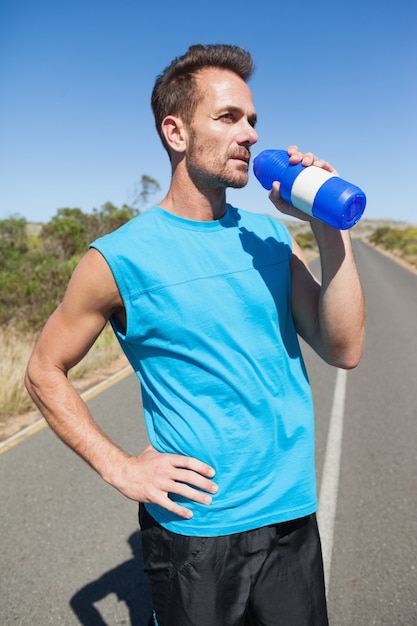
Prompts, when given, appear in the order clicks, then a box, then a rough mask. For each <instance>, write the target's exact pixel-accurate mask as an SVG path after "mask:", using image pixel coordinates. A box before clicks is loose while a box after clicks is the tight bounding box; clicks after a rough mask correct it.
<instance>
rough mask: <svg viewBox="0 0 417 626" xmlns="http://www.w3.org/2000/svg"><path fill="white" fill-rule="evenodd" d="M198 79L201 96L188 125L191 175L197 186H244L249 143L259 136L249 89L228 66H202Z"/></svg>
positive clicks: (187, 152) (187, 157)
mask: <svg viewBox="0 0 417 626" xmlns="http://www.w3.org/2000/svg"><path fill="white" fill-rule="evenodd" d="M197 81H198V85H199V89H200V91H201V94H202V98H201V100H200V102H199V104H198V105H197V108H196V111H195V113H194V116H193V121H192V123H191V124H190V125H189V127H188V145H187V151H186V164H187V169H188V172H189V175H190V178H191V179H192V180H193V181H194V182H195V183H196V184H197V186H199V187H201V186H203V187H216V188H218V187H221V188H226V187H235V188H239V187H244V186H245V185H246V183H247V182H248V169H249V158H250V147H251V146H252V145H253V144H254V143H256V141H257V140H258V135H257V133H256V131H255V128H254V127H255V123H256V111H255V107H254V104H253V100H252V94H251V91H250V89H249V87H248V86H247V84H246V83H245V82H244V81H243V80H242V79H241V78H239V76H237V75H236V74H234V73H233V72H230V71H228V70H221V69H217V68H209V69H205V70H202V71H201V72H200V73H199V74H198V75H197Z"/></svg>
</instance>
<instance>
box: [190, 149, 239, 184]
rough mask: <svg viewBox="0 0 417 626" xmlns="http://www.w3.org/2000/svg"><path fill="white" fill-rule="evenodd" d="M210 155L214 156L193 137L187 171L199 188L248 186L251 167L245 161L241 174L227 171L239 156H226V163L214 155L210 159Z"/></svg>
mask: <svg viewBox="0 0 417 626" xmlns="http://www.w3.org/2000/svg"><path fill="white" fill-rule="evenodd" d="M210 154H211V155H212V153H207V150H206V149H205V146H204V145H203V144H198V143H197V141H196V140H195V137H192V139H191V142H190V145H189V150H188V153H187V170H188V173H189V176H190V178H191V179H192V180H193V182H194V183H195V184H196V185H197V186H198V187H201V186H205V187H208V188H217V189H226V188H227V187H230V188H232V189H242V188H243V187H245V186H246V185H247V182H248V179H249V167H248V165H247V164H246V163H245V162H244V161H241V165H239V166H238V167H239V169H240V171H239V172H238V171H236V170H235V171H234V172H228V171H227V165H228V164H229V163H230V161H231V159H233V158H234V157H236V156H237V154H228V155H226V158H225V159H224V161H222V160H221V159H220V158H219V157H218V156H217V155H212V158H211V159H210V158H209V157H210ZM242 154H243V153H242ZM245 156H246V154H245Z"/></svg>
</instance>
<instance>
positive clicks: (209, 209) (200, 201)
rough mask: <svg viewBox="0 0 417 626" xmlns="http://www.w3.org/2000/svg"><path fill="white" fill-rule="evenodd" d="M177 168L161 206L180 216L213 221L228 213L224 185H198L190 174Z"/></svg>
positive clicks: (201, 220)
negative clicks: (187, 174) (186, 174)
mask: <svg viewBox="0 0 417 626" xmlns="http://www.w3.org/2000/svg"><path fill="white" fill-rule="evenodd" d="M179 170H180V168H175V169H174V171H173V174H172V179H171V185H170V187H169V190H168V193H167V195H166V196H165V198H164V199H163V200H162V202H160V206H161V207H162V208H163V209H165V210H166V211H169V212H170V213H173V214H174V215H178V216H179V217H184V218H185V219H190V220H196V221H198V222H211V221H213V220H218V219H220V218H221V217H223V215H224V214H225V213H226V189H225V188H223V187H213V188H212V187H210V188H207V187H206V188H204V187H198V186H197V185H196V184H195V183H194V182H193V181H192V180H191V179H190V178H189V176H184V174H183V172H181V171H179Z"/></svg>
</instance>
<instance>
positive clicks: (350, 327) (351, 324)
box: [270, 146, 365, 369]
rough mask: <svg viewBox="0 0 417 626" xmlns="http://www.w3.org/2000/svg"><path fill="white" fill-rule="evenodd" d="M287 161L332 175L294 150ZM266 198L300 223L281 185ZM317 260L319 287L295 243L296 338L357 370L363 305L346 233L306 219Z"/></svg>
mask: <svg viewBox="0 0 417 626" xmlns="http://www.w3.org/2000/svg"><path fill="white" fill-rule="evenodd" d="M289 153H290V154H292V157H291V161H292V162H293V163H297V162H299V161H300V160H301V159H302V161H303V164H304V165H311V164H312V163H314V165H317V166H319V167H323V168H324V169H327V170H329V171H332V172H335V170H334V169H333V168H331V166H330V165H329V164H328V163H326V162H325V161H321V160H318V159H317V158H316V157H314V155H312V154H310V153H308V154H306V155H302V154H301V153H299V152H298V150H297V148H296V147H295V146H294V147H292V148H291V149H289ZM270 198H271V200H272V202H273V203H274V204H275V206H276V207H277V208H278V209H279V210H280V211H282V212H284V213H286V214H290V215H294V216H296V217H300V218H302V219H307V218H306V216H305V215H304V213H301V212H300V211H297V209H294V208H293V207H290V205H288V204H287V203H286V202H284V201H283V200H282V199H281V197H280V195H279V184H278V183H274V187H273V189H272V192H271V195H270ZM310 225H311V229H312V231H313V233H314V235H315V238H316V241H317V244H318V247H319V252H320V260H321V268H322V279H321V284H320V283H319V282H318V281H317V280H316V279H315V277H314V276H313V275H312V273H311V272H310V270H309V268H308V265H307V262H306V260H305V258H304V255H303V253H302V251H301V249H300V247H299V246H298V244H297V243H296V242H295V241H294V242H293V258H292V263H291V275H292V311H293V315H294V319H295V323H296V328H297V331H298V332H299V334H300V336H301V337H303V339H305V341H307V343H308V344H309V345H310V346H311V347H312V348H313V349H314V350H315V351H316V352H317V353H318V354H319V355H320V356H321V357H322V358H323V359H324V360H325V361H326V362H328V363H329V364H331V365H335V366H337V367H341V368H345V369H350V368H353V367H356V365H357V364H358V363H359V361H360V358H361V356H362V352H363V345H364V339H365V304H364V298H363V293H362V287H361V284H360V280H359V276H358V272H357V267H356V262H355V259H354V255H353V251H352V245H351V240H350V235H349V232H348V231H338V230H335V229H333V228H331V227H330V226H327V225H325V224H323V223H321V222H319V221H318V220H315V219H314V218H310Z"/></svg>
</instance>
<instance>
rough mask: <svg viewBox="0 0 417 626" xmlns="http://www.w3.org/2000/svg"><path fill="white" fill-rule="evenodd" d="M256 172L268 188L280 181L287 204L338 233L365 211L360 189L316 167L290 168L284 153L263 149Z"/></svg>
mask: <svg viewBox="0 0 417 626" xmlns="http://www.w3.org/2000/svg"><path fill="white" fill-rule="evenodd" d="M253 169H254V173H255V176H256V177H257V179H258V180H259V182H260V183H261V185H262V186H263V187H264V188H265V189H271V188H272V183H273V182H274V181H275V180H277V181H279V182H280V193H281V196H282V198H283V199H284V200H285V201H286V202H289V203H290V204H292V205H293V206H295V207H296V208H298V209H300V210H301V211H304V213H307V214H308V215H311V216H312V217H315V218H316V219H318V220H320V221H322V222H325V223H326V224H328V225H329V226H332V227H333V228H336V229H337V230H346V229H348V228H351V227H352V226H354V225H355V224H356V223H357V222H358V221H359V219H360V218H361V216H362V214H363V212H364V210H365V205H366V197H365V194H364V192H363V191H362V190H361V189H360V188H359V187H357V186H356V185H353V184H351V183H349V182H347V181H345V180H343V179H342V178H339V177H338V176H335V175H334V174H331V173H329V172H327V171H326V170H323V169H322V168H319V167H315V166H314V165H312V166H309V167H305V166H303V165H301V163H298V164H297V165H291V164H290V163H289V156H288V154H287V152H286V151H285V150H264V151H263V152H261V153H260V154H259V155H258V156H257V157H255V159H254V163H253Z"/></svg>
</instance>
